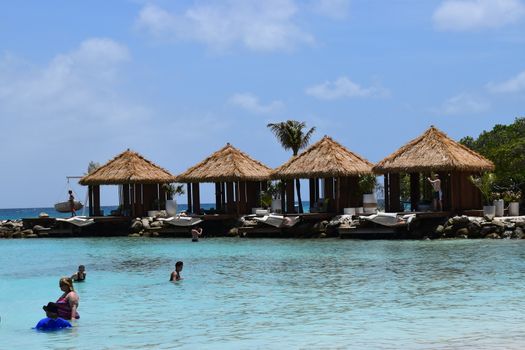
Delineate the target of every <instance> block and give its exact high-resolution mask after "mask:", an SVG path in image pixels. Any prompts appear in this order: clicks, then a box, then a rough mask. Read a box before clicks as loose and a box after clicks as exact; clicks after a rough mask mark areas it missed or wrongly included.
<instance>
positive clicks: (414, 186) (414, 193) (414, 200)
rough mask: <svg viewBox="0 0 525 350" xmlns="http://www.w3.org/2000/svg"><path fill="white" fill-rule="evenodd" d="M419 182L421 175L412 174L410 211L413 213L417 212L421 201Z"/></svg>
mask: <svg viewBox="0 0 525 350" xmlns="http://www.w3.org/2000/svg"><path fill="white" fill-rule="evenodd" d="M419 180H420V179H419V173H410V209H411V210H412V211H417V206H418V204H419V200H420V199H421V190H420V187H419Z"/></svg>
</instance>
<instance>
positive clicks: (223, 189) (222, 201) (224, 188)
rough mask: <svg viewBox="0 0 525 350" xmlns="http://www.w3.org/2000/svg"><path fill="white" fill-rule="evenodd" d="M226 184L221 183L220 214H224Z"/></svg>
mask: <svg viewBox="0 0 525 350" xmlns="http://www.w3.org/2000/svg"><path fill="white" fill-rule="evenodd" d="M226 210H227V208H226V183H224V182H222V181H221V212H222V213H226Z"/></svg>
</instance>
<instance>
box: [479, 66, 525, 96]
mask: <svg viewBox="0 0 525 350" xmlns="http://www.w3.org/2000/svg"><path fill="white" fill-rule="evenodd" d="M487 89H489V91H491V92H495V93H512V92H519V91H522V90H525V71H523V72H521V73H519V74H518V75H516V76H515V77H513V78H510V79H509V80H506V81H503V82H501V83H488V84H487Z"/></svg>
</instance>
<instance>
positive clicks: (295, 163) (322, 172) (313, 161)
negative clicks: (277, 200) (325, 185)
mask: <svg viewBox="0 0 525 350" xmlns="http://www.w3.org/2000/svg"><path fill="white" fill-rule="evenodd" d="M372 166H373V164H372V163H370V162H369V161H368V160H366V159H365V158H363V157H361V156H359V155H357V154H355V153H353V152H351V151H349V150H348V149H346V148H345V147H344V146H342V145H341V144H339V143H338V142H336V141H334V140H333V139H332V138H331V137H328V136H325V137H323V138H322V139H321V140H320V141H318V142H317V143H315V144H313V145H312V146H310V147H309V148H308V149H307V150H306V151H304V152H303V153H301V154H299V155H298V156H295V157H293V158H291V159H290V160H289V161H287V162H286V163H284V164H283V165H281V166H280V167H278V168H277V169H275V170H274V171H273V172H272V174H271V177H272V179H286V180H287V179H299V178H301V179H310V178H324V177H347V176H357V175H364V174H370V173H371V172H372Z"/></svg>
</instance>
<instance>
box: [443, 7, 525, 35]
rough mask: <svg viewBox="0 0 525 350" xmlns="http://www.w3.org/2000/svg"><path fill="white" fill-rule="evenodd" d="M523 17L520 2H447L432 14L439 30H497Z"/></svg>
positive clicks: (523, 10) (523, 9)
mask: <svg viewBox="0 0 525 350" xmlns="http://www.w3.org/2000/svg"><path fill="white" fill-rule="evenodd" d="M524 16H525V6H524V5H523V3H522V2H521V1H520V0H447V1H444V2H443V3H442V4H441V5H440V6H439V7H438V8H437V9H436V11H435V12H434V15H433V20H434V24H435V25H436V27H437V28H438V29H440V30H452V31H462V30H476V29H483V28H498V27H501V26H504V25H506V24H510V23H514V22H517V21H518V20H520V19H521V18H523V17H524Z"/></svg>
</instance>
